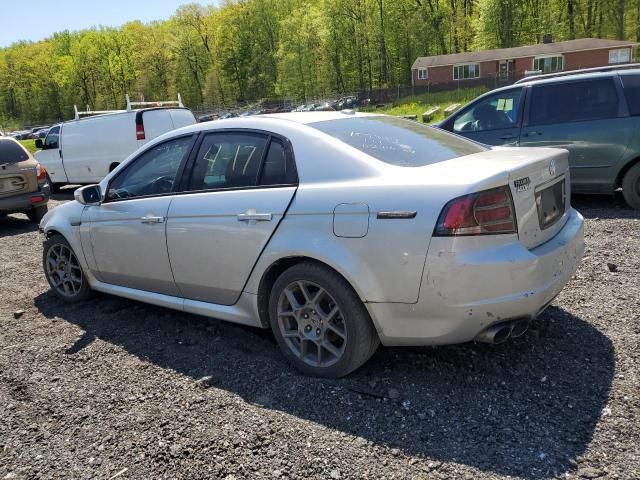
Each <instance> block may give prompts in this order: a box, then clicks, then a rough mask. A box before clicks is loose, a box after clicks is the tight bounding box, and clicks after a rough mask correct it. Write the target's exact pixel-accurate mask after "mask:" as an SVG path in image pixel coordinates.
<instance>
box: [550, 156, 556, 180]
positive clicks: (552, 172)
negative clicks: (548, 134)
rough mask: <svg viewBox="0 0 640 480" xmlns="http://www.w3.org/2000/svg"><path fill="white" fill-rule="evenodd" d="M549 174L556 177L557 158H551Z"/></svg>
mask: <svg viewBox="0 0 640 480" xmlns="http://www.w3.org/2000/svg"><path fill="white" fill-rule="evenodd" d="M549 175H551V176H552V177H554V176H555V175H556V161H555V160H551V162H549Z"/></svg>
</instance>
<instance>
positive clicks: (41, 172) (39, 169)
mask: <svg viewBox="0 0 640 480" xmlns="http://www.w3.org/2000/svg"><path fill="white" fill-rule="evenodd" d="M36 176H37V177H38V182H44V181H45V180H46V179H47V169H46V168H44V167H43V166H42V165H40V164H38V165H37V166H36Z"/></svg>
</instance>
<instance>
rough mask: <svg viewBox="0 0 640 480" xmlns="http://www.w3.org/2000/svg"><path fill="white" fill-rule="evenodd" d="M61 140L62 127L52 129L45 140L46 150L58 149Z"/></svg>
mask: <svg viewBox="0 0 640 480" xmlns="http://www.w3.org/2000/svg"><path fill="white" fill-rule="evenodd" d="M59 138H60V125H56V126H55V127H51V128H50V129H49V131H48V132H47V137H46V138H45V139H44V148H48V149H51V148H58V139H59Z"/></svg>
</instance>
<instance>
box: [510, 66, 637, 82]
mask: <svg viewBox="0 0 640 480" xmlns="http://www.w3.org/2000/svg"><path fill="white" fill-rule="evenodd" d="M632 68H640V63H626V64H623V65H607V66H604V67H593V68H582V69H579V70H567V71H565V72H556V73H545V74H540V75H531V76H530V77H524V78H521V79H520V80H518V81H517V82H515V84H518V83H525V82H531V81H533V80H545V79H547V78H557V77H569V76H571V75H580V74H581V73H597V72H611V71H614V70H628V69H632ZM515 84H514V85H515Z"/></svg>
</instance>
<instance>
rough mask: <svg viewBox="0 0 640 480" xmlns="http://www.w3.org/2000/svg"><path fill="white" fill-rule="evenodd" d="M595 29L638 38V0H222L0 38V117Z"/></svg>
mask: <svg viewBox="0 0 640 480" xmlns="http://www.w3.org/2000/svg"><path fill="white" fill-rule="evenodd" d="M546 33H550V34H552V35H553V38H554V40H566V39H572V38H580V37H602V38H618V39H632V40H640V0H235V1H232V0H228V1H227V2H226V3H223V4H222V5H221V6H220V7H216V6H212V5H210V6H202V5H200V4H197V3H193V4H188V5H184V6H182V7H180V8H179V9H178V10H177V11H176V13H175V14H174V15H173V16H172V17H171V18H169V19H168V20H166V21H162V22H153V23H149V24H143V23H140V22H131V23H127V24H125V25H123V26H122V27H120V28H105V27H101V28H95V29H90V30H83V31H78V32H69V31H64V32H59V33H56V34H55V35H53V36H52V37H50V38H48V39H46V40H43V41H39V42H17V43H15V44H13V45H11V46H9V47H7V48H4V49H0V124H1V123H3V122H4V123H7V122H14V123H18V122H20V123H29V122H31V123H35V122H39V121H51V120H55V119H61V118H68V117H69V116H70V115H71V113H72V111H73V105H74V104H75V105H78V107H79V108H80V107H82V108H84V107H85V106H88V107H89V108H91V109H113V108H122V107H123V106H124V96H125V94H126V93H128V94H130V95H131V97H132V98H134V99H138V98H144V99H147V100H149V99H166V98H175V97H176V96H177V93H178V92H180V93H181V94H182V97H183V99H184V101H185V103H186V104H187V105H189V106H191V107H201V106H206V107H222V106H225V105H226V106H229V105H233V104H235V103H237V102H242V101H252V100H256V99H261V98H270V97H275V96H280V97H291V98H296V99H301V100H303V99H307V98H315V97H320V96H328V95H335V94H340V93H345V92H354V91H357V90H367V89H374V88H380V87H395V86H397V85H407V84H410V82H411V65H412V63H413V61H414V60H415V58H416V57H417V56H420V55H436V54H443V53H452V52H460V51H468V50H473V49H483V48H496V47H513V46H518V45H523V44H530V43H536V42H540V41H541V40H542V37H543V35H544V34H546Z"/></svg>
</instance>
